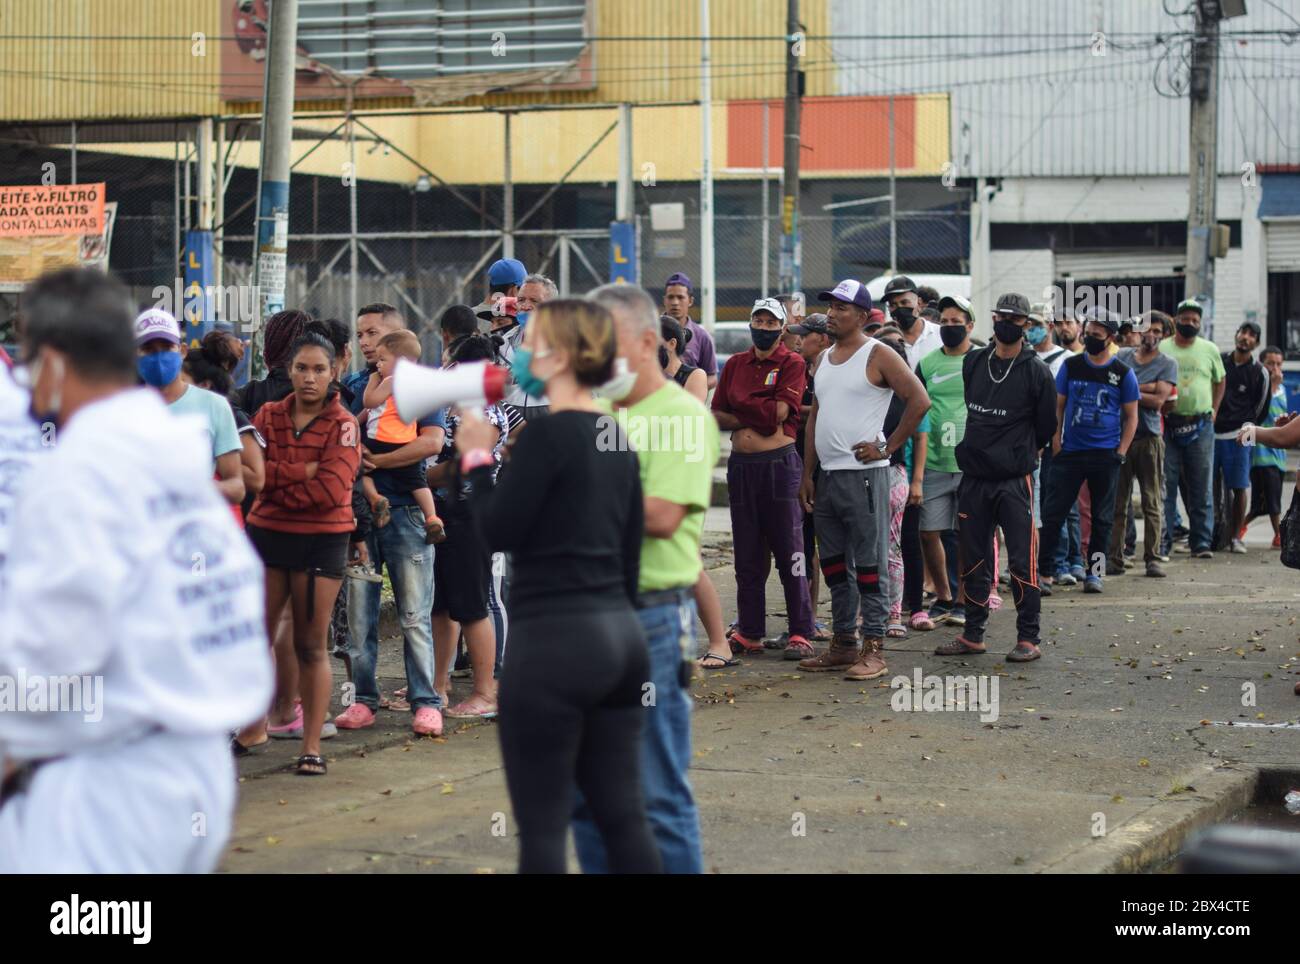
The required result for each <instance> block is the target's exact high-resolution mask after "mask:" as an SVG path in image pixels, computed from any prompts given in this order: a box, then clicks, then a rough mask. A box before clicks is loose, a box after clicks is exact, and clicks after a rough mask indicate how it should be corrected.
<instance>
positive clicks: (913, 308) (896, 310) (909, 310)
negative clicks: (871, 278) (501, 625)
mask: <svg viewBox="0 0 1300 964" xmlns="http://www.w3.org/2000/svg"><path fill="white" fill-rule="evenodd" d="M885 304H886V305H888V306H889V314H890V317H891V318H892V319H893V321H894V324H896V325H898V330H899V331H901V332H902V333H903V341H904V343H905V346H906V348H907V363H908V364H909V365H911V366H912V370H913V371H915V370H916V365H917V362H919V361H920V360H921V359H922V358H924V357H925V356H926V355H927V354H929V353H930V352H932V351H934V350H935V349H936V348H938V347H940V346H941V345H942V344H943V339H941V338H940V337H939V326H938V325H936V324H935V323H934V322H932V321H927V320H926V319H924V318H922V317H921V309H922V308H923V307H924V306H923V305H922V304H921V299H920V297H919V296H918V295H917V293H916V284H915V283H914V282H913V281H912V279H911V278H909V277H907V276H906V275H899V276H898V277H897V278H893V279H891V280H890V282H889V284H887V285H885Z"/></svg>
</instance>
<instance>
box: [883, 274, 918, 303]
mask: <svg viewBox="0 0 1300 964" xmlns="http://www.w3.org/2000/svg"><path fill="white" fill-rule="evenodd" d="M909 291H910V292H913V293H915V291H916V282H915V281H913V280H912V279H911V278H909V277H908V276H907V275H905V274H900V275H899V276H898V277H897V278H890V279H889V283H888V284H887V285H885V296H884V297H885V301H888V300H889V297H890V295H905V294H907V293H908V292H909Z"/></svg>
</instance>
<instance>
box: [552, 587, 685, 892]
mask: <svg viewBox="0 0 1300 964" xmlns="http://www.w3.org/2000/svg"><path fill="white" fill-rule="evenodd" d="M637 616H638V617H639V618H640V620H641V626H642V628H643V629H644V630H645V635H646V643H647V644H648V646H649V650H650V676H651V679H650V682H652V683H654V690H653V692H654V702H653V703H652V704H651V705H650V706H648V707H647V709H646V717H645V727H644V728H643V729H642V731H641V790H642V792H643V793H644V795H645V803H646V816H648V817H649V818H650V829H651V830H652V831H653V832H654V837H655V843H656V844H658V845H659V853H660V856H661V857H662V858H663V866H664V873H668V874H698V873H701V872H702V871H703V869H704V857H703V855H702V854H701V852H700V817H699V812H698V811H697V810H696V808H695V797H694V795H693V794H692V793H691V784H690V780H688V779H687V775H686V771H687V769H688V768H689V767H690V765H691V707H692V700H691V693H690V690H689V689H685V688H683V687H682V684H681V679H680V676H679V673H680V671H681V666H682V661H683V659H689V658H693V657H694V655H695V600H694V598H692V597H691V596H690V595H688V594H687V593H686V592H684V593H683V594H682V601H681V602H680V603H667V604H665V605H662V606H651V607H649V608H646V609H638V610H637ZM574 794H575V797H576V798H577V806H576V809H575V810H574V816H573V842H574V845H575V847H576V849H577V851H578V862H579V863H580V864H581V865H582V870H583V872H584V873H588V874H603V873H606V872H607V863H606V858H605V845H604V842H603V841H602V840H601V838H600V831H598V830H597V829H596V825H595V823H594V822H593V821H592V818H591V812H590V810H588V808H587V806H586V804H585V803H584V802H583V800H582V795H581V794H580V793H578V791H577V790H576V788H575V790H574Z"/></svg>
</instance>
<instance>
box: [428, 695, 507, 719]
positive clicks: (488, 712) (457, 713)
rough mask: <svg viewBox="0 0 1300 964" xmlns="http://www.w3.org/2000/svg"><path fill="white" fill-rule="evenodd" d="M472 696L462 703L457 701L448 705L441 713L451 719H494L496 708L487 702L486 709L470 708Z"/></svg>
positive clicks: (472, 700)
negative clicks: (453, 704)
mask: <svg viewBox="0 0 1300 964" xmlns="http://www.w3.org/2000/svg"><path fill="white" fill-rule="evenodd" d="M473 702H474V698H473V697H470V698H469V699H467V700H466V701H465V702H464V703H457V704H456V705H455V706H451V707H448V708H447V709H445V710H443V711H442V715H443V716H445V717H448V718H449V719H453V720H495V719H496V717H497V708H496V706H494V705H493V704H491V703H489V704H488V705H487V709H483V710H475V709H470V705H471V704H472V703H473Z"/></svg>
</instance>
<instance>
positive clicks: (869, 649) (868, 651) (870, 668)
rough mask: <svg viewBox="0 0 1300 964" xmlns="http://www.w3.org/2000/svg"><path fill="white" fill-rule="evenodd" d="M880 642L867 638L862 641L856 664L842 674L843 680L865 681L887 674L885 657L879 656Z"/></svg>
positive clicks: (887, 668)
mask: <svg viewBox="0 0 1300 964" xmlns="http://www.w3.org/2000/svg"><path fill="white" fill-rule="evenodd" d="M880 649H881V641H880V640H878V639H873V638H871V637H868V638H866V639H864V640H863V641H862V653H861V654H860V655H859V656H858V659H857V662H855V663H854V664H853V665H852V666H850V667H849V670H848V672H847V673H845V674H844V678H845V679H851V680H867V679H877V678H879V677H881V676H884V675H885V674H886V673H888V672H889V667H888V666H886V665H885V657H884V656H882V655H881V654H880Z"/></svg>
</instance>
